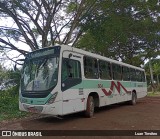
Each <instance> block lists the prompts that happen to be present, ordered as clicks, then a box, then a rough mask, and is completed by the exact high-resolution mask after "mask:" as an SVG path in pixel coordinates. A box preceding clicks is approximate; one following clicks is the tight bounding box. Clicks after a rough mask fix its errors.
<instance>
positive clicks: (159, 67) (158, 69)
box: [144, 58, 160, 89]
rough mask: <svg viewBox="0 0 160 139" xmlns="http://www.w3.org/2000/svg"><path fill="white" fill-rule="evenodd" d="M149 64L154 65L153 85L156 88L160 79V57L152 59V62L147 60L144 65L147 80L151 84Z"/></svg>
mask: <svg viewBox="0 0 160 139" xmlns="http://www.w3.org/2000/svg"><path fill="white" fill-rule="evenodd" d="M149 64H150V65H151V67H152V70H153V84H152V86H153V87H154V89H156V86H158V87H159V80H160V76H159V75H160V59H157V58H155V59H151V60H150V63H149V62H147V63H146V64H145V66H144V68H145V71H146V76H147V82H148V84H151V75H150V74H151V73H150V67H149Z"/></svg>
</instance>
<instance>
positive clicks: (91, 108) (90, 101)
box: [85, 96, 94, 118]
mask: <svg viewBox="0 0 160 139" xmlns="http://www.w3.org/2000/svg"><path fill="white" fill-rule="evenodd" d="M93 115H94V99H93V97H92V96H89V97H88V99H87V106H86V111H85V116H86V117H88V118H91V117H93Z"/></svg>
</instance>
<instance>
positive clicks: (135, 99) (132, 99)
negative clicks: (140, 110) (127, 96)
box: [130, 90, 137, 105]
mask: <svg viewBox="0 0 160 139" xmlns="http://www.w3.org/2000/svg"><path fill="white" fill-rule="evenodd" d="M131 97H132V98H131V100H130V104H131V105H136V103H137V92H136V90H133V91H132V96H131Z"/></svg>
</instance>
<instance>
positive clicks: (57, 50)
mask: <svg viewBox="0 0 160 139" xmlns="http://www.w3.org/2000/svg"><path fill="white" fill-rule="evenodd" d="M59 53H60V47H59V46H55V47H50V48H44V49H40V50H37V51H34V52H31V53H29V54H28V55H27V56H26V58H27V59H32V58H38V57H43V56H47V55H59Z"/></svg>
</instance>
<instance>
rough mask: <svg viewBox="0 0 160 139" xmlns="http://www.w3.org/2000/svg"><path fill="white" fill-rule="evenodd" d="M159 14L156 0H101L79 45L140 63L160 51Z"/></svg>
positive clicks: (109, 55) (106, 54) (129, 61)
mask: <svg viewBox="0 0 160 139" xmlns="http://www.w3.org/2000/svg"><path fill="white" fill-rule="evenodd" d="M97 11H98V12H97ZM159 13H160V9H159V5H158V4H157V1H151V0H148V1H145V0H144V1H143V0H129V1H125V0H114V1H112V0H111V1H101V2H100V3H99V5H97V9H96V10H95V11H94V12H92V13H90V16H88V22H87V23H85V24H82V28H84V30H85V34H84V35H83V36H82V37H81V39H80V40H79V41H78V43H77V47H80V48H85V49H87V50H90V51H92V52H96V53H98V54H101V55H105V56H107V57H111V58H113V59H116V60H121V61H123V62H126V63H129V64H133V65H136V66H140V65H141V64H144V61H145V60H146V59H148V58H151V57H153V58H155V57H157V55H159V53H160V51H159V50H160V43H159V41H158V40H159V39H160V33H159V32H160V26H159V15H160V14H159Z"/></svg>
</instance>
